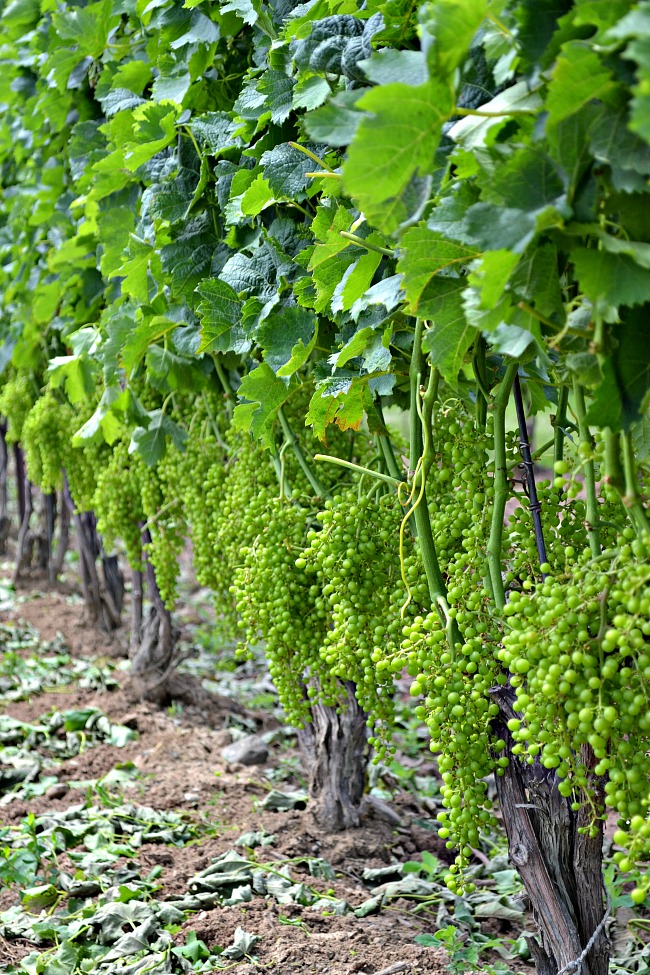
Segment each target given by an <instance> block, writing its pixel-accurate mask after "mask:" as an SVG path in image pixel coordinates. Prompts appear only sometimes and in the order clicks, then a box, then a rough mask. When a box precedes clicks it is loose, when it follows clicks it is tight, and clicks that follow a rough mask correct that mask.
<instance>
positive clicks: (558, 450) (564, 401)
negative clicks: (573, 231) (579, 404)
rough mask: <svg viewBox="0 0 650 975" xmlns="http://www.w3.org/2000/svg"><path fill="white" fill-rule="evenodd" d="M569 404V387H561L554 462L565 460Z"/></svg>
mask: <svg viewBox="0 0 650 975" xmlns="http://www.w3.org/2000/svg"><path fill="white" fill-rule="evenodd" d="M568 404H569V387H568V386H560V392H559V393H558V397H557V413H556V414H555V417H554V419H553V460H554V461H560V460H563V459H564V435H565V434H564V431H565V428H566V411H567V406H568Z"/></svg>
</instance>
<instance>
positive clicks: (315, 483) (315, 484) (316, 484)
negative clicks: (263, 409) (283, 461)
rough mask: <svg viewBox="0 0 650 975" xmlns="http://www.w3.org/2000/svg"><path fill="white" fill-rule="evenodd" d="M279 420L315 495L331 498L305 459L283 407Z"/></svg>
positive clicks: (279, 412)
mask: <svg viewBox="0 0 650 975" xmlns="http://www.w3.org/2000/svg"><path fill="white" fill-rule="evenodd" d="M278 419H279V421H280V426H281V427H282V433H283V434H284V437H285V440H286V441H287V443H288V444H289V446H290V447H291V449H292V450H293V453H294V456H295V458H296V460H297V461H298V464H299V465H300V468H301V470H302V472H303V474H304V475H305V477H306V478H307V480H308V481H309V483H310V485H311V486H312V488H313V489H314V493H315V494H316V495H317V497H319V498H329V496H330V495H329V492H328V491H327V490H326V489H325V488H324V487H323V485H322V484H321V482H320V480H319V478H318V476H317V475H316V473H315V472H314V471H313V470H312V469H311V466H310V464H309V461H308V460H307V458H306V457H305V455H304V453H303V450H302V447H301V446H300V444H299V442H298V438H297V437H296V435H295V433H294V432H293V430H292V429H291V425H290V424H289V421H288V420H287V417H286V414H285V412H284V410H283V409H282V407H280V409H279V410H278Z"/></svg>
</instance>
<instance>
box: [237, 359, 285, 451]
mask: <svg viewBox="0 0 650 975" xmlns="http://www.w3.org/2000/svg"><path fill="white" fill-rule="evenodd" d="M297 388H298V387H297V384H296V383H295V381H293V380H289V381H285V380H284V379H281V378H279V377H278V376H276V374H275V373H274V372H273V369H271V367H270V365H269V364H268V363H267V362H262V363H260V365H259V366H257V367H256V368H255V369H253V370H252V372H249V373H247V375H245V376H244V378H243V379H242V381H241V385H240V387H239V391H238V395H239V398H240V399H243V400H248V401H249V402H244V403H240V404H239V405H238V406H236V407H235V410H234V415H233V426H234V428H235V429H236V430H250V432H251V433H252V434H253V436H254V437H255V438H256V439H258V440H260V441H261V442H262V443H263V444H264V446H266V447H271V446H272V445H273V425H274V423H275V419H276V417H277V415H278V410H279V409H280V407H281V406H282V404H283V403H285V402H286V401H287V399H288V398H289V396H290V395H291V394H292V393H293V392H294V391H295V390H296V389H297Z"/></svg>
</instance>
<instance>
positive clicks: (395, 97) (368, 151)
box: [343, 81, 453, 233]
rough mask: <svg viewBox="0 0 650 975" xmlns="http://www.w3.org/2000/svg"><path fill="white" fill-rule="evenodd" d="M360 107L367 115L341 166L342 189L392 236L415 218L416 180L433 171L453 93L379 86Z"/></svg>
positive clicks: (430, 85) (439, 86) (432, 87)
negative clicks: (412, 191)
mask: <svg viewBox="0 0 650 975" xmlns="http://www.w3.org/2000/svg"><path fill="white" fill-rule="evenodd" d="M356 107H357V108H359V109H361V110H363V112H364V115H363V117H362V119H361V122H360V123H359V127H358V129H357V132H356V135H355V137H354V140H353V142H352V144H351V145H350V147H349V149H348V156H347V160H346V162H345V163H344V166H343V178H344V185H345V188H346V190H347V191H348V192H349V193H350V195H351V196H352V197H353V198H354V199H355V201H357V202H358V204H359V208H360V209H361V210H362V211H363V213H364V214H365V215H366V216H367V217H368V219H369V220H371V222H372V223H373V224H374V225H375V226H377V227H379V229H380V230H383V231H384V232H386V233H392V232H393V231H394V230H396V229H397V228H398V227H399V225H400V224H401V223H403V222H404V221H405V220H406V219H408V218H409V217H410V216H411V214H412V208H411V207H410V206H409V190H410V189H411V188H412V180H413V178H414V177H423V176H426V175H427V174H430V173H431V172H432V171H433V166H434V153H435V150H436V148H437V146H438V143H439V141H440V136H441V132H442V124H443V122H444V121H445V120H446V119H447V118H448V117H449V115H450V113H451V111H452V109H453V104H452V97H451V91H450V89H449V86H448V85H445V84H443V83H442V82H439V81H430V82H427V84H424V85H417V86H415V87H411V86H410V85H405V84H400V83H397V84H392V85H380V86H379V87H377V88H373V89H371V90H370V91H368V92H366V93H365V94H364V95H363V96H362V97H361V98H360V99H359V101H358V102H357V106H356Z"/></svg>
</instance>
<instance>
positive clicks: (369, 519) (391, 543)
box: [296, 490, 424, 756]
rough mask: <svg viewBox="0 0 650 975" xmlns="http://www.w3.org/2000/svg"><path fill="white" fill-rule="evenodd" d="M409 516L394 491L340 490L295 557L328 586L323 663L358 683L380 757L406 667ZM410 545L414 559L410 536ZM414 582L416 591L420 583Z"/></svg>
mask: <svg viewBox="0 0 650 975" xmlns="http://www.w3.org/2000/svg"><path fill="white" fill-rule="evenodd" d="M403 517H404V512H403V510H402V506H401V505H400V503H399V501H398V498H397V495H396V494H395V493H392V494H389V495H385V496H382V497H379V498H377V497H373V498H369V497H367V496H363V495H362V496H361V497H359V495H358V491H353V490H348V491H346V492H345V493H342V494H337V495H335V496H334V498H333V499H332V500H331V501H327V502H326V503H325V507H324V509H323V510H322V511H320V512H319V513H318V515H317V519H318V521H319V522H320V523H321V526H322V527H321V530H320V531H317V530H315V529H314V528H311V529H310V530H309V531H308V532H307V536H306V541H307V542H308V543H309V545H308V547H307V548H305V550H304V551H303V552H302V554H301V555H300V556H299V557H298V559H297V560H296V566H297V567H298V568H299V569H300V570H305V571H307V572H308V573H309V575H310V577H311V578H313V579H314V580H315V581H316V582H317V584H318V585H317V588H318V590H319V591H322V598H321V600H320V601H319V603H318V604H317V605H318V611H319V612H320V613H325V614H326V615H327V616H328V617H329V618H330V620H331V623H330V627H329V628H328V629H327V631H326V633H325V634H324V641H323V646H322V650H321V654H322V658H323V661H324V662H325V663H326V664H327V666H328V668H329V670H330V672H331V673H332V675H333V676H335V677H337V678H339V679H340V680H345V681H353V682H354V684H355V685H356V696H357V700H358V702H359V705H360V706H361V708H363V710H364V711H366V712H367V713H368V714H369V715H372V717H371V718H370V719H369V722H368V723H369V725H371V726H376V732H375V733H376V737H375V738H372V740H371V744H374V745H375V747H376V748H377V751H378V755H379V756H380V755H381V754H383V753H384V752H385V750H386V748H387V729H388V728H390V726H391V723H392V720H393V717H394V709H393V689H394V688H393V684H394V678H395V675H398V674H401V672H402V670H403V669H404V668H405V666H406V661H405V660H404V659H403V658H402V654H401V653H400V648H399V631H400V629H401V619H400V608H401V606H402V605H404V603H405V602H406V599H407V592H406V588H405V586H404V584H403V582H402V578H401V567H400V553H399V534H400V524H401V522H402V519H403ZM405 544H406V552H407V555H408V556H409V557H412V556H413V548H414V545H413V541H412V538H411V536H410V535H407V537H406V542H405ZM416 574H417V569H416ZM420 579H421V577H420ZM413 585H414V587H415V588H416V589H417V586H418V582H417V581H415V580H414V582H413ZM417 595H418V596H420V597H422V596H424V593H422V592H419V591H418V593H417Z"/></svg>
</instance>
